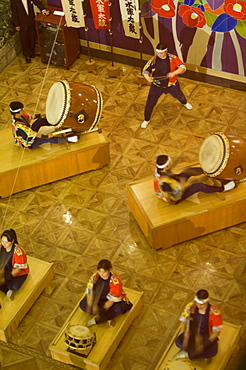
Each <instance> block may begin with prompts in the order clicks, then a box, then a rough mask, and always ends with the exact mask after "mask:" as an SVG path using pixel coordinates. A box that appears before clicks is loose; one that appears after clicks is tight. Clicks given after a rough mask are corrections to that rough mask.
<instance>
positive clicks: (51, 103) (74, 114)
mask: <svg viewBox="0 0 246 370" xmlns="http://www.w3.org/2000/svg"><path fill="white" fill-rule="evenodd" d="M102 105H103V103H102V96H101V93H100V92H99V91H98V90H97V89H96V88H95V87H94V86H90V85H85V84H82V83H78V82H67V81H58V82H55V83H54V84H53V85H52V86H51V88H50V90H49V93H48V96H47V100H46V118H47V120H48V122H49V123H50V124H51V125H53V126H55V128H61V127H62V129H67V128H71V129H72V131H75V132H81V131H91V130H92V129H93V128H94V127H95V126H96V125H97V123H98V121H99V119H100V116H101V113H102Z"/></svg>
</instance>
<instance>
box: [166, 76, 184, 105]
mask: <svg viewBox="0 0 246 370" xmlns="http://www.w3.org/2000/svg"><path fill="white" fill-rule="evenodd" d="M167 90H168V93H169V94H171V95H172V96H173V97H174V98H176V99H178V101H180V103H181V104H186V103H187V99H186V97H185V96H184V93H183V91H182V90H181V88H180V85H179V82H178V81H177V83H176V85H175V86H171V87H169V88H168V89H167Z"/></svg>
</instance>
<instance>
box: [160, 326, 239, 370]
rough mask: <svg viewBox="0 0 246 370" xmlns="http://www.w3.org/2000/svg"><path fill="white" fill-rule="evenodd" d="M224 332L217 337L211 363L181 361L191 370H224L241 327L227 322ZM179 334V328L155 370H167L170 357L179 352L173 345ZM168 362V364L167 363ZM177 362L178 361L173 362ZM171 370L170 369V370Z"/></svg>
mask: <svg viewBox="0 0 246 370" xmlns="http://www.w3.org/2000/svg"><path fill="white" fill-rule="evenodd" d="M223 325H224V330H223V331H222V332H221V333H220V335H219V341H218V353H217V355H216V356H215V357H213V358H212V359H211V363H210V364H207V363H206V360H205V359H200V360H189V359H184V360H183V361H184V362H185V363H186V362H188V363H189V364H191V365H192V369H193V368H194V369H196V370H223V369H225V368H226V365H227V363H228V361H229V360H230V357H231V355H232V353H233V352H234V350H235V348H236V346H237V344H238V342H239V338H240V330H241V325H234V324H230V323H229V322H223ZM180 333H181V330H180V327H179V329H178V330H177V332H176V333H175V335H174V336H173V338H172V340H171V342H170V344H169V346H168V347H167V349H166V350H165V352H164V353H163V356H162V357H161V359H160V361H159V363H158V365H157V367H156V368H155V370H167V369H168V370H169V367H168V366H167V365H168V364H171V363H172V362H171V360H172V357H173V356H174V355H175V354H176V353H177V352H178V351H179V348H178V347H176V345H175V339H176V338H177V336H178V335H179V334H180ZM169 361H170V362H169ZM175 361H178V360H175ZM179 361H181V360H179ZM184 368H185V369H186V367H184ZM171 369H172V368H171V367H170V370H171Z"/></svg>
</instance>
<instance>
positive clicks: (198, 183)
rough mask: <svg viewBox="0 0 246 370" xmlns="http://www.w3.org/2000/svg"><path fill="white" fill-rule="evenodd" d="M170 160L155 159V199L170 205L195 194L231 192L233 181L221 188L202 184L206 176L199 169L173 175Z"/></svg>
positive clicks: (168, 158)
mask: <svg viewBox="0 0 246 370" xmlns="http://www.w3.org/2000/svg"><path fill="white" fill-rule="evenodd" d="M171 169H172V160H171V158H170V157H168V156H167V155H159V156H158V157H157V159H156V168H155V173H154V189H155V194H156V196H157V197H159V198H161V199H163V200H164V201H165V202H168V203H171V204H178V203H179V202H181V201H182V200H184V199H186V198H188V197H190V196H191V195H193V194H195V193H199V192H202V193H215V192H222V191H227V190H231V189H233V188H234V187H235V182H234V181H229V182H228V183H227V184H225V185H222V186H210V185H207V184H203V181H205V179H206V178H207V176H206V175H205V174H204V173H203V170H202V169H201V168H200V167H190V168H187V169H186V170H184V171H183V172H181V173H180V174H173V173H172V171H171Z"/></svg>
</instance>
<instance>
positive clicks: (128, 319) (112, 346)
mask: <svg viewBox="0 0 246 370" xmlns="http://www.w3.org/2000/svg"><path fill="white" fill-rule="evenodd" d="M124 290H125V291H126V293H127V296H128V298H129V299H130V301H131V302H132V303H133V307H132V308H131V310H130V311H129V312H127V313H125V314H124V315H120V316H118V317H116V319H115V321H116V324H115V326H114V327H113V328H109V327H108V323H107V322H105V323H103V324H100V325H94V326H92V327H91V330H92V331H93V332H95V333H96V344H95V346H94V347H93V348H92V350H91V352H90V353H89V355H88V357H87V358H83V357H81V356H79V355H77V354H76V353H73V352H68V351H67V348H68V347H67V345H66V344H65V334H64V333H65V331H66V329H67V328H68V327H69V325H83V326H86V323H87V321H88V320H89V319H90V318H91V317H92V316H91V315H88V314H86V313H85V312H83V311H82V310H81V309H80V308H79V303H78V304H77V306H76V307H75V309H74V310H73V312H72V313H71V315H70V316H69V318H68V319H67V321H66V322H65V324H64V325H63V326H62V328H61V330H60V331H59V332H58V334H57V336H56V337H55V339H54V341H53V342H52V343H51V345H50V347H49V349H50V351H51V356H52V358H53V359H55V360H58V361H61V362H64V363H66V364H72V365H75V366H78V367H80V368H82V369H86V370H103V369H105V368H106V366H107V364H108V362H109V361H110V358H111V356H112V355H113V353H114V351H115V350H116V348H117V347H118V345H119V343H120V341H121V340H122V338H123V336H124V335H125V333H126V332H127V330H128V328H129V326H130V325H131V323H132V322H133V320H134V319H135V318H136V316H137V315H138V313H139V311H140V310H141V308H142V306H143V299H142V296H143V292H137V291H135V290H132V289H127V288H124Z"/></svg>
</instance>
